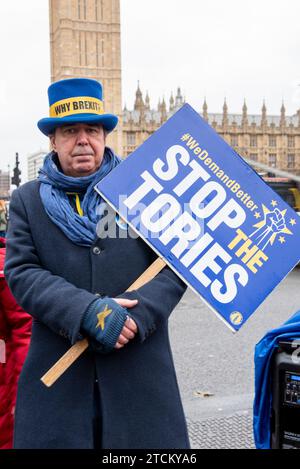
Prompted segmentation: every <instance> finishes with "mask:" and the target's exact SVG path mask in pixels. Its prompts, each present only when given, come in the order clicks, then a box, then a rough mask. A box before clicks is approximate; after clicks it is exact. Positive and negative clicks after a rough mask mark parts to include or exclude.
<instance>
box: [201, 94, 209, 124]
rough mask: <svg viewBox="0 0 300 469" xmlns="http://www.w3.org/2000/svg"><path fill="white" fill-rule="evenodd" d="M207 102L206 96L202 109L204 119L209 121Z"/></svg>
mask: <svg viewBox="0 0 300 469" xmlns="http://www.w3.org/2000/svg"><path fill="white" fill-rule="evenodd" d="M207 109H208V107H207V103H206V98H204V103H203V107H202V110H203V114H202V115H203V119H204V120H206V122H207V121H208V114H207Z"/></svg>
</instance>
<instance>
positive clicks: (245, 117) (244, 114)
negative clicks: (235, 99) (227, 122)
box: [242, 99, 248, 127]
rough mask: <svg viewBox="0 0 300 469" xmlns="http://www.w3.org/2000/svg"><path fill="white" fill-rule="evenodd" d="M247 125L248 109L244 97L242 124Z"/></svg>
mask: <svg viewBox="0 0 300 469" xmlns="http://www.w3.org/2000/svg"><path fill="white" fill-rule="evenodd" d="M247 125H248V109H247V105H246V100H245V99H244V105H243V117H242V126H243V127H247Z"/></svg>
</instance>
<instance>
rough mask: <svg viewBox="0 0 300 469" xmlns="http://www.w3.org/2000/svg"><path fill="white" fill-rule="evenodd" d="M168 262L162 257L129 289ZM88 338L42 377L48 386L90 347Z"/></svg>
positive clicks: (135, 287) (138, 286)
mask: <svg viewBox="0 0 300 469" xmlns="http://www.w3.org/2000/svg"><path fill="white" fill-rule="evenodd" d="M165 266H166V263H165V261H164V260H163V259H161V258H160V257H159V258H158V259H156V261H155V262H153V264H151V265H150V267H148V269H147V270H145V272H143V274H142V275H141V276H140V277H139V278H138V279H137V280H136V281H135V282H134V283H133V284H132V285H131V286H130V287H129V288H128V290H127V291H133V290H137V289H138V288H140V287H142V286H143V285H145V284H146V283H148V282H150V280H152V279H153V278H154V277H155V276H156V275H157V274H158V273H159V272H160V271H161V270H162V269H163V268H164V267H165ZM88 346H89V342H88V340H87V339H83V340H80V341H78V342H76V344H74V345H72V347H70V348H69V350H68V351H67V352H66V353H65V354H64V355H63V356H62V357H61V358H60V359H59V360H58V361H57V362H56V363H55V364H54V365H53V366H52V367H51V368H50V370H48V371H47V373H46V374H44V376H42V377H41V381H42V382H43V383H44V385H45V386H47V387H48V388H49V387H51V386H52V384H54V383H55V381H56V380H58V378H60V376H61V375H62V374H63V373H64V372H65V371H66V370H67V369H68V368H69V366H71V365H72V363H74V362H75V361H76V360H77V358H78V357H80V355H81V354H82V353H83V352H84V351H85V350H86V349H87V348H88Z"/></svg>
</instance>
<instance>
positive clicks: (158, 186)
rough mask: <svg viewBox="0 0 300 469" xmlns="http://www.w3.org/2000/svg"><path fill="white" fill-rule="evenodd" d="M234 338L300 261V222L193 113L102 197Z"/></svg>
mask: <svg viewBox="0 0 300 469" xmlns="http://www.w3.org/2000/svg"><path fill="white" fill-rule="evenodd" d="M96 189H97V190H98V191H99V193H100V194H101V195H102V197H103V198H104V199H105V200H106V201H107V202H108V203H109V204H110V205H111V206H112V207H113V208H114V209H115V210H116V211H117V212H118V213H119V214H120V216H121V217H122V218H123V219H124V220H125V221H126V222H127V223H128V224H129V225H130V226H131V227H132V228H133V229H134V230H135V231H136V232H137V233H138V234H139V235H140V236H141V237H142V238H143V239H144V240H145V241H146V242H147V243H148V244H149V245H150V246H151V247H152V248H153V249H154V250H155V251H156V252H157V254H158V255H159V256H161V257H162V258H163V259H164V260H165V261H166V263H167V264H168V265H169V266H170V267H171V268H172V269H173V270H174V271H175V272H176V273H177V275H178V276H179V277H181V278H182V279H183V280H184V281H185V282H186V283H187V284H188V285H189V286H190V287H191V288H192V289H193V290H194V291H195V292H197V293H198V294H199V295H200V296H201V298H202V299H204V300H205V301H206V302H207V303H208V304H209V305H210V306H211V308H212V309H213V310H214V312H215V313H216V314H217V315H218V316H219V317H220V318H221V319H222V320H223V321H225V323H226V324H227V325H228V326H229V327H230V328H231V329H232V330H234V331H236V330H238V329H240V327H241V326H242V325H243V324H244V323H245V322H246V321H247V319H248V318H249V317H250V316H251V314H252V313H253V312H254V311H255V310H256V309H257V307H258V306H259V305H260V304H261V303H262V301H263V300H264V299H265V298H266V296H267V295H269V293H270V292H271V291H272V290H273V289H274V288H275V287H276V285H278V283H279V282H280V281H281V280H282V279H283V278H284V277H285V276H286V275H287V274H288V272H289V271H290V270H291V269H292V268H293V267H294V266H295V265H296V264H297V262H298V261H299V259H300V218H299V217H298V216H297V214H296V212H295V211H294V210H293V209H292V208H291V207H290V206H289V205H287V204H286V203H285V202H284V201H283V200H282V199H281V198H280V197H279V196H278V195H277V194H276V193H275V192H274V191H273V190H272V189H270V187H269V186H268V185H267V184H266V183H265V182H264V181H263V180H262V179H261V178H260V177H259V176H258V175H257V174H256V173H255V171H253V170H252V169H251V168H250V167H249V166H248V165H247V164H246V163H245V162H244V160H243V159H242V158H241V157H240V156H239V155H238V154H237V153H236V152H235V151H234V150H233V149H232V148H231V147H230V146H229V145H228V144H227V143H226V142H225V141H224V140H223V139H222V138H221V137H220V136H219V135H218V134H217V133H216V132H215V131H214V129H213V128H212V127H210V126H209V125H208V124H207V123H206V122H205V121H204V120H203V119H202V118H201V117H200V116H199V115H198V114H197V113H196V111H194V109H193V108H191V106H189V105H188V104H186V105H185V106H183V108H181V109H180V110H179V111H178V112H177V113H176V114H175V115H174V116H173V117H171V118H170V119H169V120H168V121H167V122H166V123H165V124H164V125H163V126H162V127H161V128H160V129H159V130H158V131H157V132H155V133H154V134H153V135H152V136H151V137H150V138H149V139H148V140H147V141H146V142H145V143H144V144H143V145H141V146H140V147H139V148H138V149H137V150H136V151H135V152H134V153H132V155H130V156H129V157H128V158H127V160H125V161H124V162H123V163H122V164H121V165H119V166H118V167H117V168H116V169H114V170H113V171H112V172H111V173H110V174H109V175H108V176H107V177H106V178H104V179H103V180H102V181H101V182H100V183H99V184H98V186H97V187H96Z"/></svg>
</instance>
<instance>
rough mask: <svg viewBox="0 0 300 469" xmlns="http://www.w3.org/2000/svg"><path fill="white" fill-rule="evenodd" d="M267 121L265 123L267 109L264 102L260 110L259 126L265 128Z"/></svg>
mask: <svg viewBox="0 0 300 469" xmlns="http://www.w3.org/2000/svg"><path fill="white" fill-rule="evenodd" d="M267 124H268V121H267V108H266V103H265V100H264V103H263V107H262V108H261V126H262V127H264V126H267Z"/></svg>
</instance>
